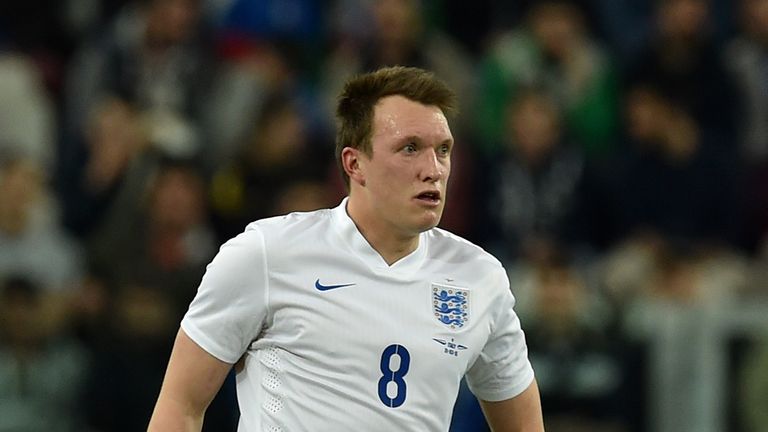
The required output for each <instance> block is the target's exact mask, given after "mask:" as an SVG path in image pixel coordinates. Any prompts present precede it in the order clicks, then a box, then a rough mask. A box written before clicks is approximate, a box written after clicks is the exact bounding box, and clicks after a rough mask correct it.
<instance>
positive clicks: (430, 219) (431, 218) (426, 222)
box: [418, 208, 443, 232]
mask: <svg viewBox="0 0 768 432" xmlns="http://www.w3.org/2000/svg"><path fill="white" fill-rule="evenodd" d="M442 210H443V209H442V208H440V209H439V210H438V209H435V210H428V211H424V212H423V213H422V214H421V217H420V218H419V222H418V226H419V231H422V232H423V231H427V230H430V229H432V228H434V227H436V226H437V225H438V224H439V223H440V219H441V218H442V216H443V211H442Z"/></svg>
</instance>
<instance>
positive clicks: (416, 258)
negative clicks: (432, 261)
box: [331, 197, 428, 274]
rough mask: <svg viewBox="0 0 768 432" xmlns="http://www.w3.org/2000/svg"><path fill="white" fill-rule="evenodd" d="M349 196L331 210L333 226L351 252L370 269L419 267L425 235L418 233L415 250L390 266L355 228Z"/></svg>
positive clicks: (406, 270) (404, 270)
mask: <svg viewBox="0 0 768 432" xmlns="http://www.w3.org/2000/svg"><path fill="white" fill-rule="evenodd" d="M348 200H349V197H346V198H344V199H343V200H342V201H341V204H339V205H338V206H337V207H336V208H334V209H333V210H332V213H331V214H332V220H333V226H334V228H335V229H336V232H337V233H338V234H339V236H340V237H341V239H342V240H343V241H344V243H346V245H347V246H349V247H350V248H351V249H352V251H353V253H354V254H355V255H357V256H358V257H359V258H360V259H361V260H362V261H364V262H365V263H366V264H367V265H368V266H369V267H370V268H371V269H372V270H375V271H377V272H380V273H381V272H383V273H388V274H392V273H400V274H410V273H413V272H415V271H416V270H418V269H419V268H420V267H421V264H422V262H423V261H424V259H425V258H426V256H427V246H428V245H427V235H426V233H421V234H420V235H419V246H418V247H417V248H416V250H415V251H413V252H411V253H410V254H408V255H406V256H404V257H403V258H401V259H400V260H398V261H397V262H395V263H394V264H392V265H391V266H390V265H388V264H387V262H386V261H384V258H382V256H381V255H380V254H379V253H378V252H377V251H376V249H374V248H373V247H372V246H371V245H370V243H368V240H366V239H365V237H363V235H362V233H360V231H359V230H358V229H357V226H356V225H355V222H354V221H353V220H352V218H350V217H349V213H347V201H348Z"/></svg>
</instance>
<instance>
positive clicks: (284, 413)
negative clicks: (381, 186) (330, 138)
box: [181, 199, 533, 431]
mask: <svg viewBox="0 0 768 432" xmlns="http://www.w3.org/2000/svg"><path fill="white" fill-rule="evenodd" d="M513 305H514V298H513V296H512V293H511V292H510V290H509V283H508V280H507V275H506V272H505V271H504V269H503V268H502V266H501V264H500V263H499V262H498V261H497V260H496V259H495V258H493V257H492V256H491V255H489V254H488V253H486V252H484V251H483V250H482V249H480V248H479V247H477V246H475V245H473V244H471V243H469V242H467V241H466V240H463V239H461V238H459V237H457V236H455V235H453V234H450V233H448V232H446V231H444V230H441V229H432V230H429V231H427V232H424V233H422V234H421V236H420V238H419V246H418V248H417V250H415V251H414V252H413V253H411V254H410V255H408V256H406V257H404V258H402V259H401V260H399V261H398V262H396V263H394V264H393V265H391V266H389V265H387V263H386V262H385V261H384V260H383V258H382V257H381V256H380V255H379V254H378V253H377V252H376V251H375V250H374V249H373V248H372V247H371V246H370V245H369V244H368V242H367V241H366V240H365V238H364V237H363V236H362V235H361V234H360V232H359V231H358V230H357V227H356V226H355V224H354V223H353V221H352V220H351V219H350V218H349V216H348V215H347V212H346V199H345V200H344V201H343V202H342V203H341V205H340V206H338V207H336V208H335V209H327V210H319V211H315V212H310V213H293V214H289V215H286V216H281V217H276V218H270V219H264V220H260V221H257V222H254V223H252V224H250V225H249V226H248V227H247V229H246V230H245V232H243V233H242V234H240V235H238V236H237V237H235V238H233V239H231V240H230V241H228V242H227V243H225V244H224V245H223V246H222V248H221V250H220V251H219V253H218V255H217V256H216V257H215V258H214V259H213V261H212V262H211V264H210V265H209V266H208V269H207V272H206V274H205V276H204V277H203V280H202V282H201V284H200V287H199V290H198V293H197V296H196V297H195V299H194V301H193V302H192V304H191V305H190V308H189V311H188V312H187V314H186V316H185V317H184V319H183V321H182V324H181V325H182V328H183V329H184V331H185V332H186V333H187V335H189V337H191V338H192V340H194V341H195V342H196V343H197V344H198V345H200V346H201V347H202V348H203V349H205V350H206V351H207V352H209V353H210V354H211V355H213V356H215V357H216V358H218V359H220V360H222V361H225V362H228V363H236V362H237V361H238V360H240V359H241V358H242V359H243V362H244V368H243V369H242V370H241V371H240V372H238V373H237V392H238V401H239V405H240V411H241V417H240V424H239V430H240V431H361V430H363V431H379V430H380V431H392V430H419V431H447V430H448V428H449V425H450V421H451V412H452V409H453V406H454V403H455V401H456V396H457V393H458V390H459V383H460V381H461V379H462V377H464V376H465V375H466V376H467V382H468V384H469V387H470V389H471V390H472V392H473V393H474V394H475V395H476V396H477V397H478V398H480V399H483V400H488V401H499V400H504V399H508V398H511V397H513V396H516V395H517V394H519V393H520V392H522V391H523V390H525V389H526V388H527V387H528V385H529V384H530V383H531V382H532V380H533V370H532V369H531V365H530V363H529V361H528V356H527V348H526V345H525V338H524V335H523V332H522V330H521V328H520V322H519V320H518V318H517V316H516V315H515V313H514V311H513V309H512V307H513Z"/></svg>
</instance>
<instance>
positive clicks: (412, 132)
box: [360, 96, 453, 235]
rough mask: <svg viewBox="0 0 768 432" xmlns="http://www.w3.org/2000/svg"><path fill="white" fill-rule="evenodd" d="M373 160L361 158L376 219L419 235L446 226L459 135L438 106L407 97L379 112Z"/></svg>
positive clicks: (387, 101)
mask: <svg viewBox="0 0 768 432" xmlns="http://www.w3.org/2000/svg"><path fill="white" fill-rule="evenodd" d="M371 145H372V148H373V154H372V156H371V158H370V159H369V158H367V157H365V156H361V161H360V164H361V168H362V170H363V175H364V179H365V187H364V191H365V192H364V193H365V194H366V195H367V197H368V200H369V203H370V205H371V207H372V209H373V210H374V212H375V214H376V217H378V218H380V219H381V220H382V221H384V222H385V223H387V224H389V225H391V226H393V227H394V228H395V229H396V230H397V231H399V233H401V234H405V235H415V234H418V233H419V232H422V231H425V230H428V229H430V228H433V227H435V226H436V225H437V224H438V222H440V217H441V215H442V213H443V208H444V206H445V198H446V196H445V195H446V185H447V182H448V176H449V175H450V173H451V148H452V147H453V136H452V135H451V130H450V128H449V127H448V121H447V120H446V118H445V115H444V114H443V112H442V111H441V110H440V108H438V107H437V106H427V105H422V104H420V103H418V102H414V101H411V100H409V99H406V98H405V97H402V96H388V97H385V98H383V99H381V100H380V101H379V102H378V104H376V106H375V108H374V118H373V130H372V136H371Z"/></svg>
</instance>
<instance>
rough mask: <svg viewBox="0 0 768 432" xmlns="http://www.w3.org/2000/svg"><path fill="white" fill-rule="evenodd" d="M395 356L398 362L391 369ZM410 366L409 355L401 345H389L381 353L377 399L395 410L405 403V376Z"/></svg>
mask: <svg viewBox="0 0 768 432" xmlns="http://www.w3.org/2000/svg"><path fill="white" fill-rule="evenodd" d="M393 356H397V357H398V358H399V359H400V361H399V362H398V363H399V364H397V366H396V369H394V370H393V369H392V357H393ZM410 364H411V354H410V353H409V352H408V350H407V349H405V347H404V346H402V345H395V344H393V345H390V346H388V347H386V348H385V349H384V352H382V353H381V366H380V367H381V374H382V375H381V378H380V379H379V399H381V402H382V403H383V404H384V405H386V406H388V407H390V408H397V407H399V406H400V405H402V404H403V402H405V393H406V390H407V386H406V384H405V380H404V379H403V377H405V374H407V373H408V366H409V365H410Z"/></svg>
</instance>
